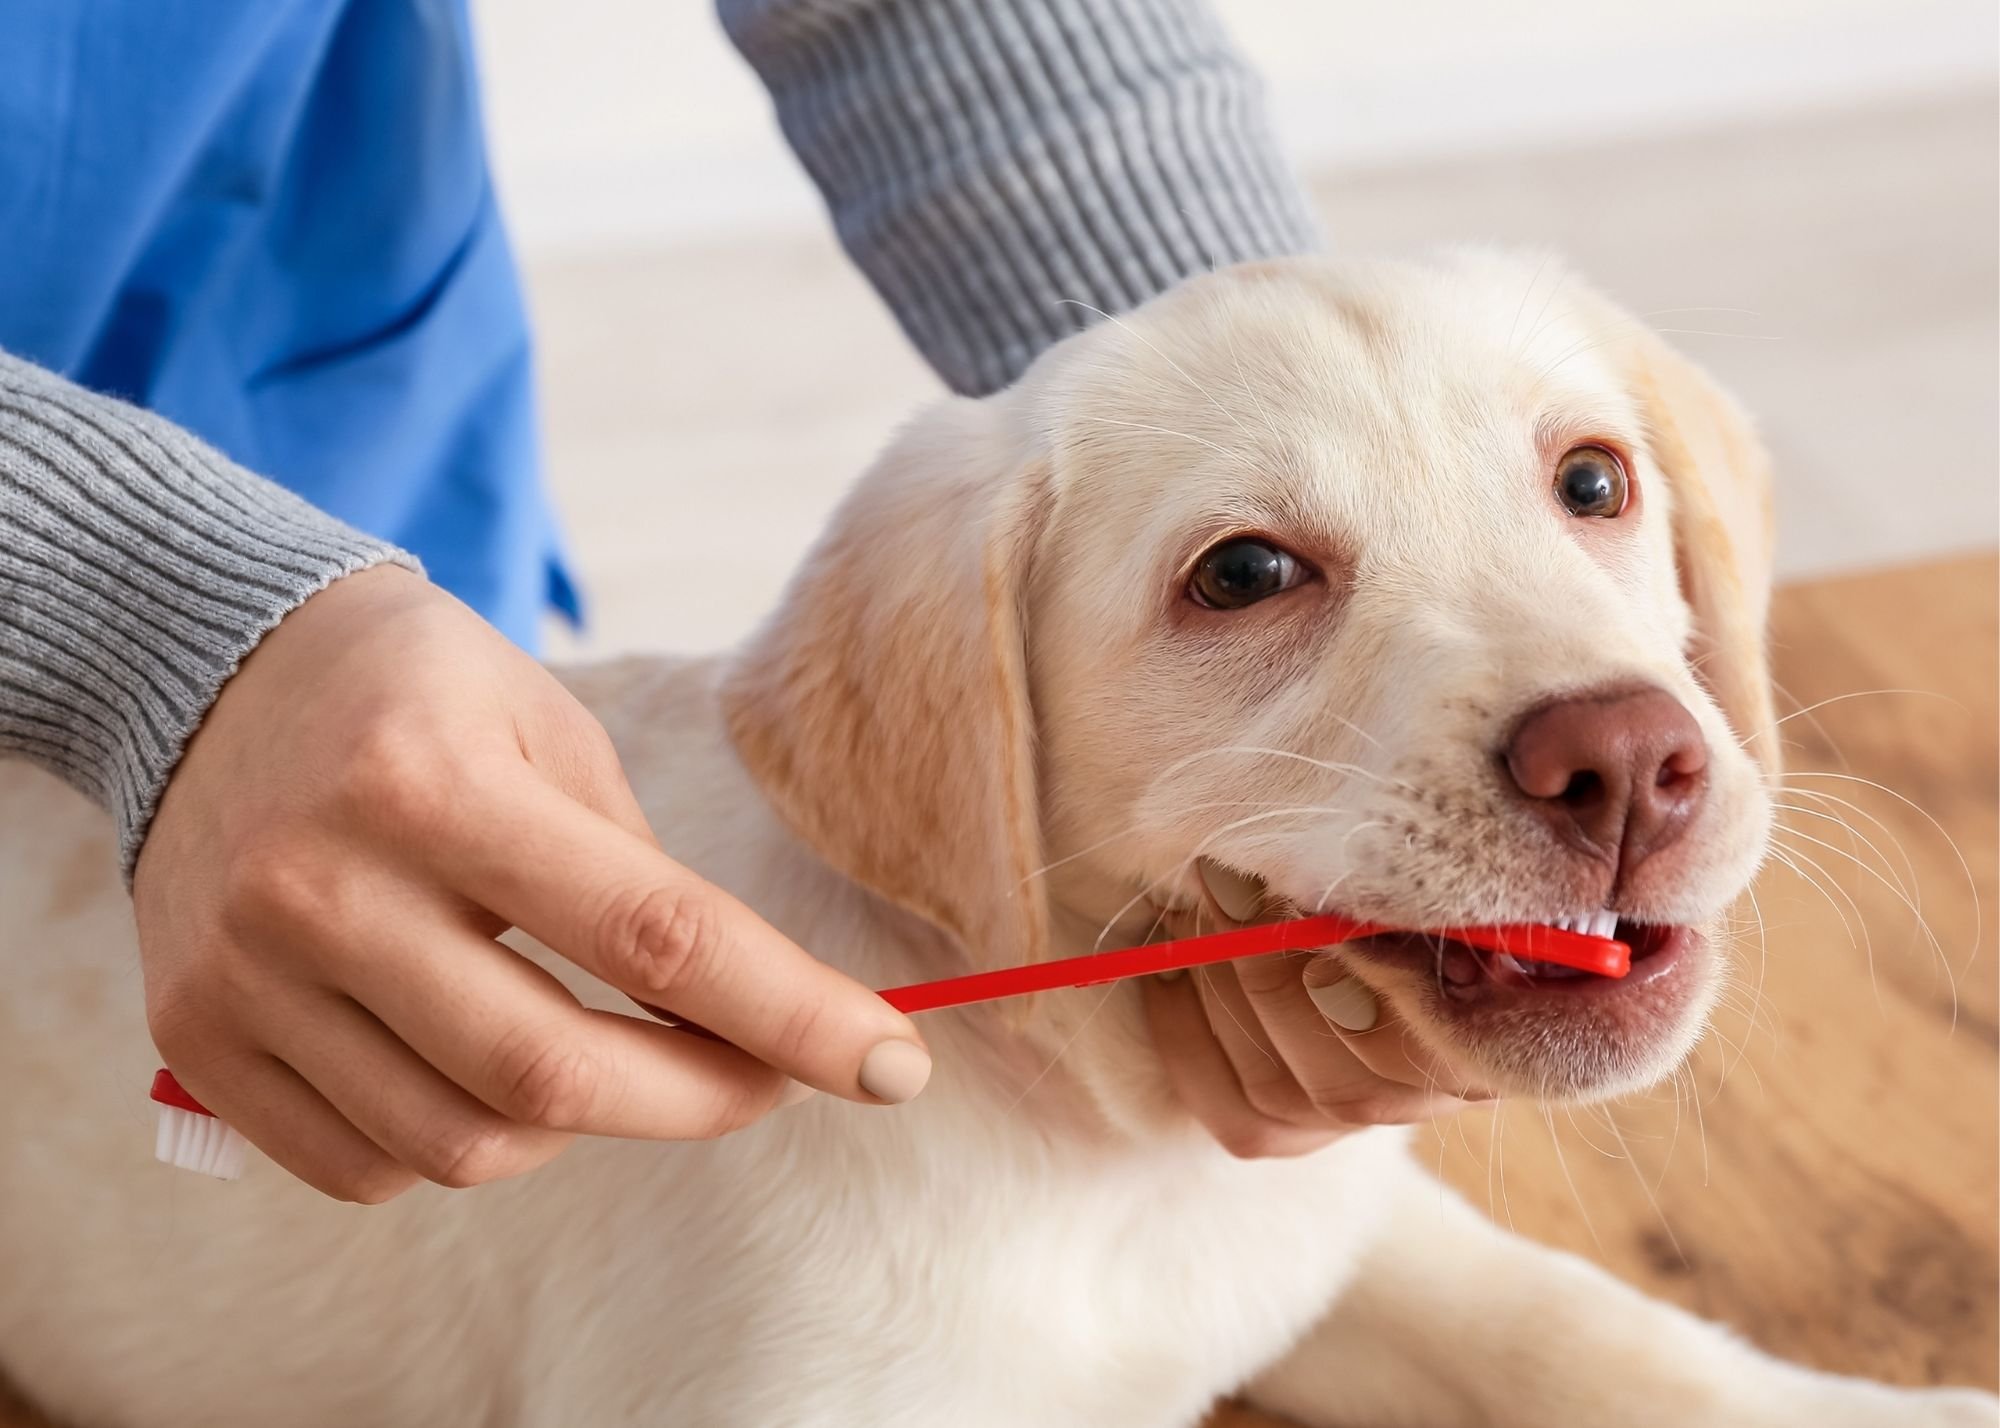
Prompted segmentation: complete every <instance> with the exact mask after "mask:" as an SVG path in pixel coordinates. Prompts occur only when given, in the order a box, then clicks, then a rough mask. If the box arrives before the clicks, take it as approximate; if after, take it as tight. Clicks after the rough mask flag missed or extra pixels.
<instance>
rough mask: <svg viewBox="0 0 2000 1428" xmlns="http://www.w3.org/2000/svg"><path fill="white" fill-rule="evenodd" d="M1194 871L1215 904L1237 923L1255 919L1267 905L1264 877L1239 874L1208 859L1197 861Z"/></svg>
mask: <svg viewBox="0 0 2000 1428" xmlns="http://www.w3.org/2000/svg"><path fill="white" fill-rule="evenodd" d="M1195 871H1196V873H1197V874H1198V875H1199V876H1200V878H1201V881H1202V886H1204V887H1206V888H1207V889H1208V895H1209V896H1210V897H1212V898H1214V899H1215V905H1216V906H1217V907H1219V908H1221V909H1222V910H1223V912H1224V913H1226V914H1227V915H1228V916H1229V917H1231V918H1232V919H1234V920H1235V921H1237V922H1249V921H1252V920H1253V919H1254V918H1255V917H1256V916H1257V914H1258V913H1259V912H1261V911H1262V910H1263V908H1264V880H1263V879H1262V878H1254V877H1251V876H1250V875H1249V874H1248V873H1239V872H1237V871H1236V870H1235V869H1234V868H1225V867H1223V866H1222V864H1220V863H1217V862H1215V861H1213V860H1211V859H1208V858H1202V859H1199V860H1197V861H1196V863H1195Z"/></svg>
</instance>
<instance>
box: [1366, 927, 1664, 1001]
mask: <svg viewBox="0 0 2000 1428" xmlns="http://www.w3.org/2000/svg"><path fill="white" fill-rule="evenodd" d="M1549 925H1550V926H1552V927H1556V928H1559V929H1561V930H1563V931H1566V932H1583V933H1587V934H1589V935H1591V936H1595V937H1612V938H1616V939H1617V940H1618V941H1620V942H1623V943H1624V944H1625V945H1626V946H1627V947H1629V948H1631V949H1632V966H1631V970H1630V971H1629V972H1627V973H1626V974H1625V975H1624V976H1623V977H1603V976H1599V975H1598V974H1596V973H1595V972H1586V971H1582V970H1579V969H1578V968H1575V967H1565V966H1560V965H1558V964H1556V963H1554V962H1540V961H1536V960H1534V959H1532V958H1525V957H1515V956H1511V955H1509V954H1507V953H1505V952H1493V951H1489V950H1487V949H1485V948H1481V947H1473V946H1471V945H1469V944H1467V943H1464V942H1459V941H1456V940H1455V939H1453V938H1450V937H1443V936H1439V935H1438V934H1435V933H1426V932H1384V933H1377V934H1375V935H1374V936H1371V937H1363V938H1359V939H1357V940H1355V941H1353V942H1349V943H1346V944H1344V945H1343V947H1342V949H1341V951H1342V953H1343V954H1344V955H1349V956H1354V957H1357V958H1360V959H1362V960H1364V961H1367V962H1372V963H1376V964H1378V965H1382V966H1386V967H1396V968H1399V969H1402V970H1404V971H1408V972H1412V973H1415V974H1416V975H1417V976H1419V977H1423V978H1425V979H1427V980H1429V981H1430V982H1431V983H1432V985H1433V986H1434V987H1435V988H1436V991H1437V994H1438V998H1439V1000H1440V1002H1442V1003H1443V1009H1445V1010H1447V1011H1449V1010H1451V1009H1461V1010H1465V1011H1473V1010H1478V1009H1487V1008H1494V1007H1498V1006H1501V1005H1518V1004H1521V1003H1523V1002H1528V1001H1539V1002H1556V1001H1576V1002H1587V1001H1599V1002H1601V1001H1607V1000H1620V999H1625V998H1629V997H1632V996H1635V995H1640V994H1642V992H1643V991H1644V990H1645V989H1650V988H1651V987H1652V986H1653V985H1654V984H1655V983H1657V982H1659V981H1661V980H1662V979H1663V978H1667V977H1670V976H1672V975H1673V973H1674V971H1675V970H1676V968H1677V967H1678V966H1679V964H1680V963H1681V961H1682V960H1683V958H1684V957H1685V956H1686V954H1687V952H1688V949H1689V948H1690V947H1691V946H1692V944H1693V941H1694V937H1695V934H1694V931H1693V929H1691V928H1688V927H1681V926H1676V925H1672V924H1668V923H1657V922H1638V921H1634V920H1632V919H1629V918H1624V917H1619V916H1618V915H1617V914H1615V913H1612V912H1608V911H1606V912H1598V913H1592V914H1587V915H1585V916H1583V917H1580V918H1565V919H1560V920H1557V921H1554V922H1551V923H1550V924H1549Z"/></svg>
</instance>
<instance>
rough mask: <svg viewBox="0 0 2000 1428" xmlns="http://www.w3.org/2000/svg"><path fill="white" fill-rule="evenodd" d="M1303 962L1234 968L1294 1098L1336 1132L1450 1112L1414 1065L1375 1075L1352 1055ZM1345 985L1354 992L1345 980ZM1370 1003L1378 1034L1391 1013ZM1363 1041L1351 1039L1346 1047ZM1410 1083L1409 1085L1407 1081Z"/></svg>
mask: <svg viewBox="0 0 2000 1428" xmlns="http://www.w3.org/2000/svg"><path fill="white" fill-rule="evenodd" d="M1309 965H1310V963H1309V960H1308V959H1306V958H1301V957H1294V956H1279V957H1252V958H1246V959H1245V960H1243V961H1241V962H1238V963H1236V964H1235V966H1236V974H1237V981H1238V983H1239V985H1240V986H1241V988H1242V991H1243V994H1244V996H1245V998H1246V999H1247V1001H1248V1004H1249V1007H1250V1009H1251V1012H1252V1014H1253V1015H1254V1016H1255V1017H1256V1019H1257V1024H1258V1025H1259V1026H1261V1027H1262V1028H1263V1029H1264V1032H1265V1034H1266V1036H1268V1037H1269V1039H1270V1042H1271V1044H1272V1046H1274V1047H1275V1048H1276V1049H1277V1052H1278V1055H1279V1056H1280V1057H1282V1058H1283V1060H1284V1062H1285V1064H1286V1066H1288V1067H1289V1068H1290V1070H1291V1073H1292V1075H1293V1077H1294V1078H1295V1079H1296V1081H1297V1084H1298V1087H1299V1089H1300V1092H1301V1094H1302V1095H1303V1096H1304V1097H1305V1098H1306V1099H1307V1100H1308V1101H1310V1102H1311V1104H1312V1106H1313V1107H1314V1108H1315V1109H1316V1110H1317V1111H1318V1112H1319V1113H1320V1114H1322V1115H1325V1116H1327V1117H1330V1118H1331V1119H1332V1120H1333V1121H1334V1122H1335V1123H1337V1124H1342V1125H1350V1126H1353V1125H1383V1124H1399V1125H1400V1124H1407V1123H1409V1122H1411V1121H1418V1120H1426V1119H1429V1118H1430V1117H1432V1116H1435V1115H1438V1114H1442V1113H1444V1112H1446V1111H1449V1110H1454V1109H1457V1108H1458V1107H1457V1102H1456V1098H1455V1097H1452V1096H1449V1095H1443V1094H1439V1087H1438V1084H1437V1083H1436V1082H1435V1081H1433V1080H1427V1079H1425V1078H1424V1074H1423V1073H1424V1069H1425V1068H1423V1067H1421V1066H1418V1065H1417V1064H1416V1063H1415V1062H1414V1060H1412V1061H1410V1062H1409V1063H1408V1064H1407V1065H1396V1064H1393V1063H1388V1062H1385V1063H1384V1065H1385V1068H1386V1069H1377V1068H1376V1067H1375V1066H1372V1065H1370V1064H1369V1063H1368V1062H1367V1061H1364V1060H1363V1059H1362V1058H1361V1057H1360V1056H1359V1055H1358V1054H1357V1053H1356V1052H1355V1050H1354V1049H1353V1045H1352V1044H1351V1042H1350V1038H1349V1037H1348V1036H1347V1035H1345V1034H1343V1033H1342V1032H1341V1030H1339V1028H1338V1027H1337V1026H1336V1025H1329V1022H1330V1021H1332V1018H1330V1017H1329V1016H1328V1015H1327V1013H1326V1009H1325V1007H1324V1006H1322V1005H1320V1004H1319V1003H1317V1002H1316V1001H1315V1000H1314V998H1313V996H1312V994H1311V992H1310V991H1309V990H1308V988H1307V986H1306V978H1305V973H1306V971H1307V970H1308V967H1309ZM1347 982H1348V983H1350V984H1352V985H1354V986H1359V983H1355V982H1354V981H1353V979H1352V978H1348V979H1347ZM1362 990H1363V994H1364V995H1367V996H1368V997H1369V1017H1368V1021H1367V1024H1368V1025H1369V1026H1370V1027H1373V1028H1382V1027H1384V1026H1385V1023H1386V1022H1388V1021H1393V1020H1394V1015H1395V1014H1394V1012H1393V1011H1392V1010H1390V1009H1388V1008H1386V1007H1379V1006H1377V1005H1376V1004H1375V1001H1374V997H1373V995H1372V994H1371V993H1367V992H1366V989H1365V988H1364V989H1362ZM1361 1039H1362V1038H1361V1037H1360V1036H1356V1037H1354V1038H1352V1040H1353V1041H1359V1040H1361ZM1406 1078H1409V1079H1406Z"/></svg>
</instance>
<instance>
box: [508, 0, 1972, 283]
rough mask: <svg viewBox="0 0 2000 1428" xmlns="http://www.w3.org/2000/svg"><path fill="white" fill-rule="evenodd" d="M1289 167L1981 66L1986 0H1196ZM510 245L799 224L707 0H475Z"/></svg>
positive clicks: (1705, 118)
mask: <svg viewBox="0 0 2000 1428" xmlns="http://www.w3.org/2000/svg"><path fill="white" fill-rule="evenodd" d="M1212 3H1214V4H1215V6H1216V8H1217V9H1218V10H1219V11H1220V12H1221V13H1222V15H1223V17H1224V19H1225V21H1226V22H1227V23H1228V25H1229V26H1230V28H1231V30H1232V31H1233V32H1234V33H1235V35H1236V37H1237V39H1238V40H1239V42H1240V43H1241V44H1242V46H1243V48H1244V49H1245V50H1246V51H1247V52H1248V53H1249V55H1250V56H1251V58H1252V59H1253V61H1255V62H1256V63H1257V65H1258V66H1259V67H1260V68H1261V69H1262V70H1263V71H1264V73H1265V74H1266V76H1267V77H1268V78H1269V80H1270V84H1271V92H1272V102H1273V106H1274V110H1275V113H1276V115H1277V120H1278V125H1279V130H1280V133H1281V135H1282V136H1283V138H1284V140H1285V142H1286V143H1287V144H1288V145H1289V146H1290V147H1291V148H1292V150H1293V152H1294V154H1295V156H1296V157H1297V158H1298V159H1299V161H1300V162H1301V163H1302V164H1304V165H1306V166H1308V167H1317V166H1324V165H1332V164H1339V165H1343V166H1355V165H1370V164H1376V163H1382V162H1388V161H1392V160H1396V159H1401V158H1408V157H1413V156H1420V155H1430V156H1436V155H1458V154H1464V153H1470V152H1476V151H1479V150H1481V149H1486V148H1494V147H1501V146H1509V145H1515V146H1518V145H1520V144H1522V143H1537V144H1539V143H1562V142H1565V141H1585V142H1587V141H1590V140H1594V139H1601V138H1605V137H1609V136H1612V135H1619V134H1643V133H1648V132H1662V131H1670V130H1674V129H1685V128H1700V127H1705V126H1707V125H1710V124H1713V123H1717V122H1722V121H1726V120H1728V119H1731V118H1735V117H1741V116H1745V115H1750V114H1764V113H1771V112H1776V111H1784V110H1788V109H1801V108H1812V107H1816V106H1824V105H1839V104H1851V103H1860V102H1866V101H1867V100H1870V99H1874V98H1887V97H1895V96H1901V95H1906V94H1909V93H1912V92H1919V91H1925V90H1939V89H1953V88H1959V87H1970V86H1972V85H1976V84H1981V83H1988V82H1990V80H1991V76H1992V75H1993V73H1994V69H1995V52H1996V44H2000V39H1996V18H1995V11H1996V6H1995V5H1994V4H1993V0H1907V2H1906V0H1675V3H1672V4H1668V3H1624V4H1618V3H1606V0H1494V2H1493V3H1487V2H1486V0H1212ZM473 11H474V15H475V19H476V21H477V23H478V24H479V27H480V34H481V44H482V47H483V49H484V52H485V59H486V72H487V73H486V82H487V107H488V111H489V114H490V117H491V122H492V129H493V141H494V148H495V154H496V162H497V164H498V167H499V171H500V182H501V187H502V190H503V194H504V196H505V198H506V201H507V204H508V208H509V211H510V215H511V218H512V222H513V225H514V229H515V232H516V234H517V236H518V238H519V240H520V241H521V243H522V245H523V246H524V248H526V249H527V250H529V251H530V252H531V253H539V252H550V251H560V250H572V249H578V248H603V247H622V246H629V245H633V244H639V243H648V242H658V241H661V240H669V239H674V238H680V237H687V236H691V235H711V236H712V235H714V234H717V233H723V232H732V231H743V230H746V229H770V228H798V227H803V226H806V225H810V224H816V223H817V222H818V221H819V214H818V206H817V202H816V200H815V198H814V196H813V194H812V192H811V190H810V188H809V187H808V185H807V184H806V182H805V180H804V178H803V177H802V176H801V175H800V174H799V173H798V171H797V169H796V167H795V166H794V165H793V163H792V161H791V159H790V157H789V155H788V154H787V153H786V151H785V149H784V146H783V144H782V143H781V141H780V140H779V138H778V136H777V133H776V130H775V126H774V125H773V123H772V121H771V118H770V114H769V111H768V108H767V106H766V103H765V100H764V96H763V92H762V90H761V89H760V88H759V87H758V85H757V82H756V80H755V79H754V78H753V77H752V76H751V74H750V72H749V70H748V69H747V67H746V66H744V65H743V63H742V62H741V60H739V59H738V58H737V56H736V54H735V52H734V51H733V50H732V49H731V48H730V46H729V44H728V41H727V40H726V39H725V38H724V37H723V35H722V33H721V30H720V27H719V26H718V25H717V23H716V22H715V19H714V16H713V13H712V9H711V6H710V5H709V4H708V3H705V0H566V2H565V3H562V4H551V3H549V0H473Z"/></svg>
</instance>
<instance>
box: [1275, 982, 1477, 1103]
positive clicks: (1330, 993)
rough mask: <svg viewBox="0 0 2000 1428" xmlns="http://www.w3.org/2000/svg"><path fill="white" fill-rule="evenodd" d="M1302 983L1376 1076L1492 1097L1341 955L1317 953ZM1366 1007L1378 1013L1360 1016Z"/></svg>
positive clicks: (1327, 1022)
mask: <svg viewBox="0 0 2000 1428" xmlns="http://www.w3.org/2000/svg"><path fill="white" fill-rule="evenodd" d="M1302 981H1303V984H1304V987H1305V991H1306V995H1307V997H1308V998H1309V999H1310V1001H1311V1002H1312V1004H1313V1006H1314V1007H1315V1009H1316V1010H1317V1011H1318V1012H1320V1013H1321V1014H1322V1017H1323V1021H1322V1025H1324V1026H1325V1027H1326V1028H1327V1030H1329V1031H1330V1032H1332V1033H1333V1034H1334V1035H1335V1036H1337V1037H1339V1039H1340V1041H1341V1043H1342V1044H1343V1045H1344V1046H1346V1047H1347V1049H1348V1050H1349V1051H1350V1052H1352V1053H1353V1054H1354V1057H1355V1059H1356V1060H1358V1061H1360V1062H1361V1064H1362V1065H1364V1066H1366V1067H1367V1068H1368V1069H1369V1070H1370V1071H1372V1072H1374V1073H1375V1075H1377V1076H1379V1077H1381V1078H1382V1079H1383V1080H1385V1081H1395V1082H1399V1083H1401V1084H1403V1085H1405V1086H1417V1087H1423V1088H1427V1089H1430V1090H1432V1091H1436V1092H1441V1093H1444V1094H1446V1095H1448V1096H1451V1097H1454V1098H1457V1099H1460V1100H1484V1099H1487V1095H1486V1093H1485V1092H1484V1091H1483V1090H1482V1089H1481V1088H1479V1087H1475V1086H1468V1085H1466V1084H1465V1082H1464V1078H1462V1077H1461V1076H1460V1075H1459V1074H1458V1073H1457V1072H1455V1071H1454V1070H1453V1069H1452V1068H1451V1067H1450V1066H1449V1065H1447V1064H1446V1063H1445V1061H1444V1060H1443V1059H1442V1058H1440V1057H1438V1056H1437V1055H1435V1054H1433V1053H1432V1052H1431V1051H1430V1050H1429V1049H1428V1048H1426V1047H1425V1046H1424V1045H1423V1043H1422V1042H1421V1041H1419V1040H1418V1039H1417V1037H1416V1036H1415V1035H1414V1034H1413V1033H1412V1032H1411V1031H1410V1028H1409V1026H1408V1024H1407V1023H1405V1022H1404V1021H1403V1020H1402V1019H1401V1018H1400V1017H1398V1016H1396V1015H1395V1013H1394V1012H1393V1010H1392V1009H1391V1008H1390V1007H1389V1006H1388V1004H1387V1003H1386V1002H1384V1001H1382V1000H1381V999H1380V998H1378V997H1376V996H1375V994H1374V993H1373V992H1372V991H1370V990H1369V989H1368V988H1367V986H1366V985H1365V984H1363V983H1362V982H1361V981H1360V980H1359V979H1358V978H1356V977H1354V976H1353V975H1352V974H1351V973H1350V972H1349V971H1348V970H1347V968H1346V966H1345V964H1344V963H1342V961H1341V960H1340V958H1339V956H1338V955H1336V954H1322V955H1320V956H1316V957H1314V958H1313V959H1312V961H1311V962H1309V963H1308V964H1307V965H1306V969H1305V975H1304V977H1303V979H1302ZM1363 998H1366V1002H1365V1003H1364V1001H1363ZM1365 1006H1372V1007H1373V1009H1374V1015H1373V1016H1372V1017H1368V1016H1365V1015H1357V1014H1356V1011H1357V1008H1362V1007H1365Z"/></svg>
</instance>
